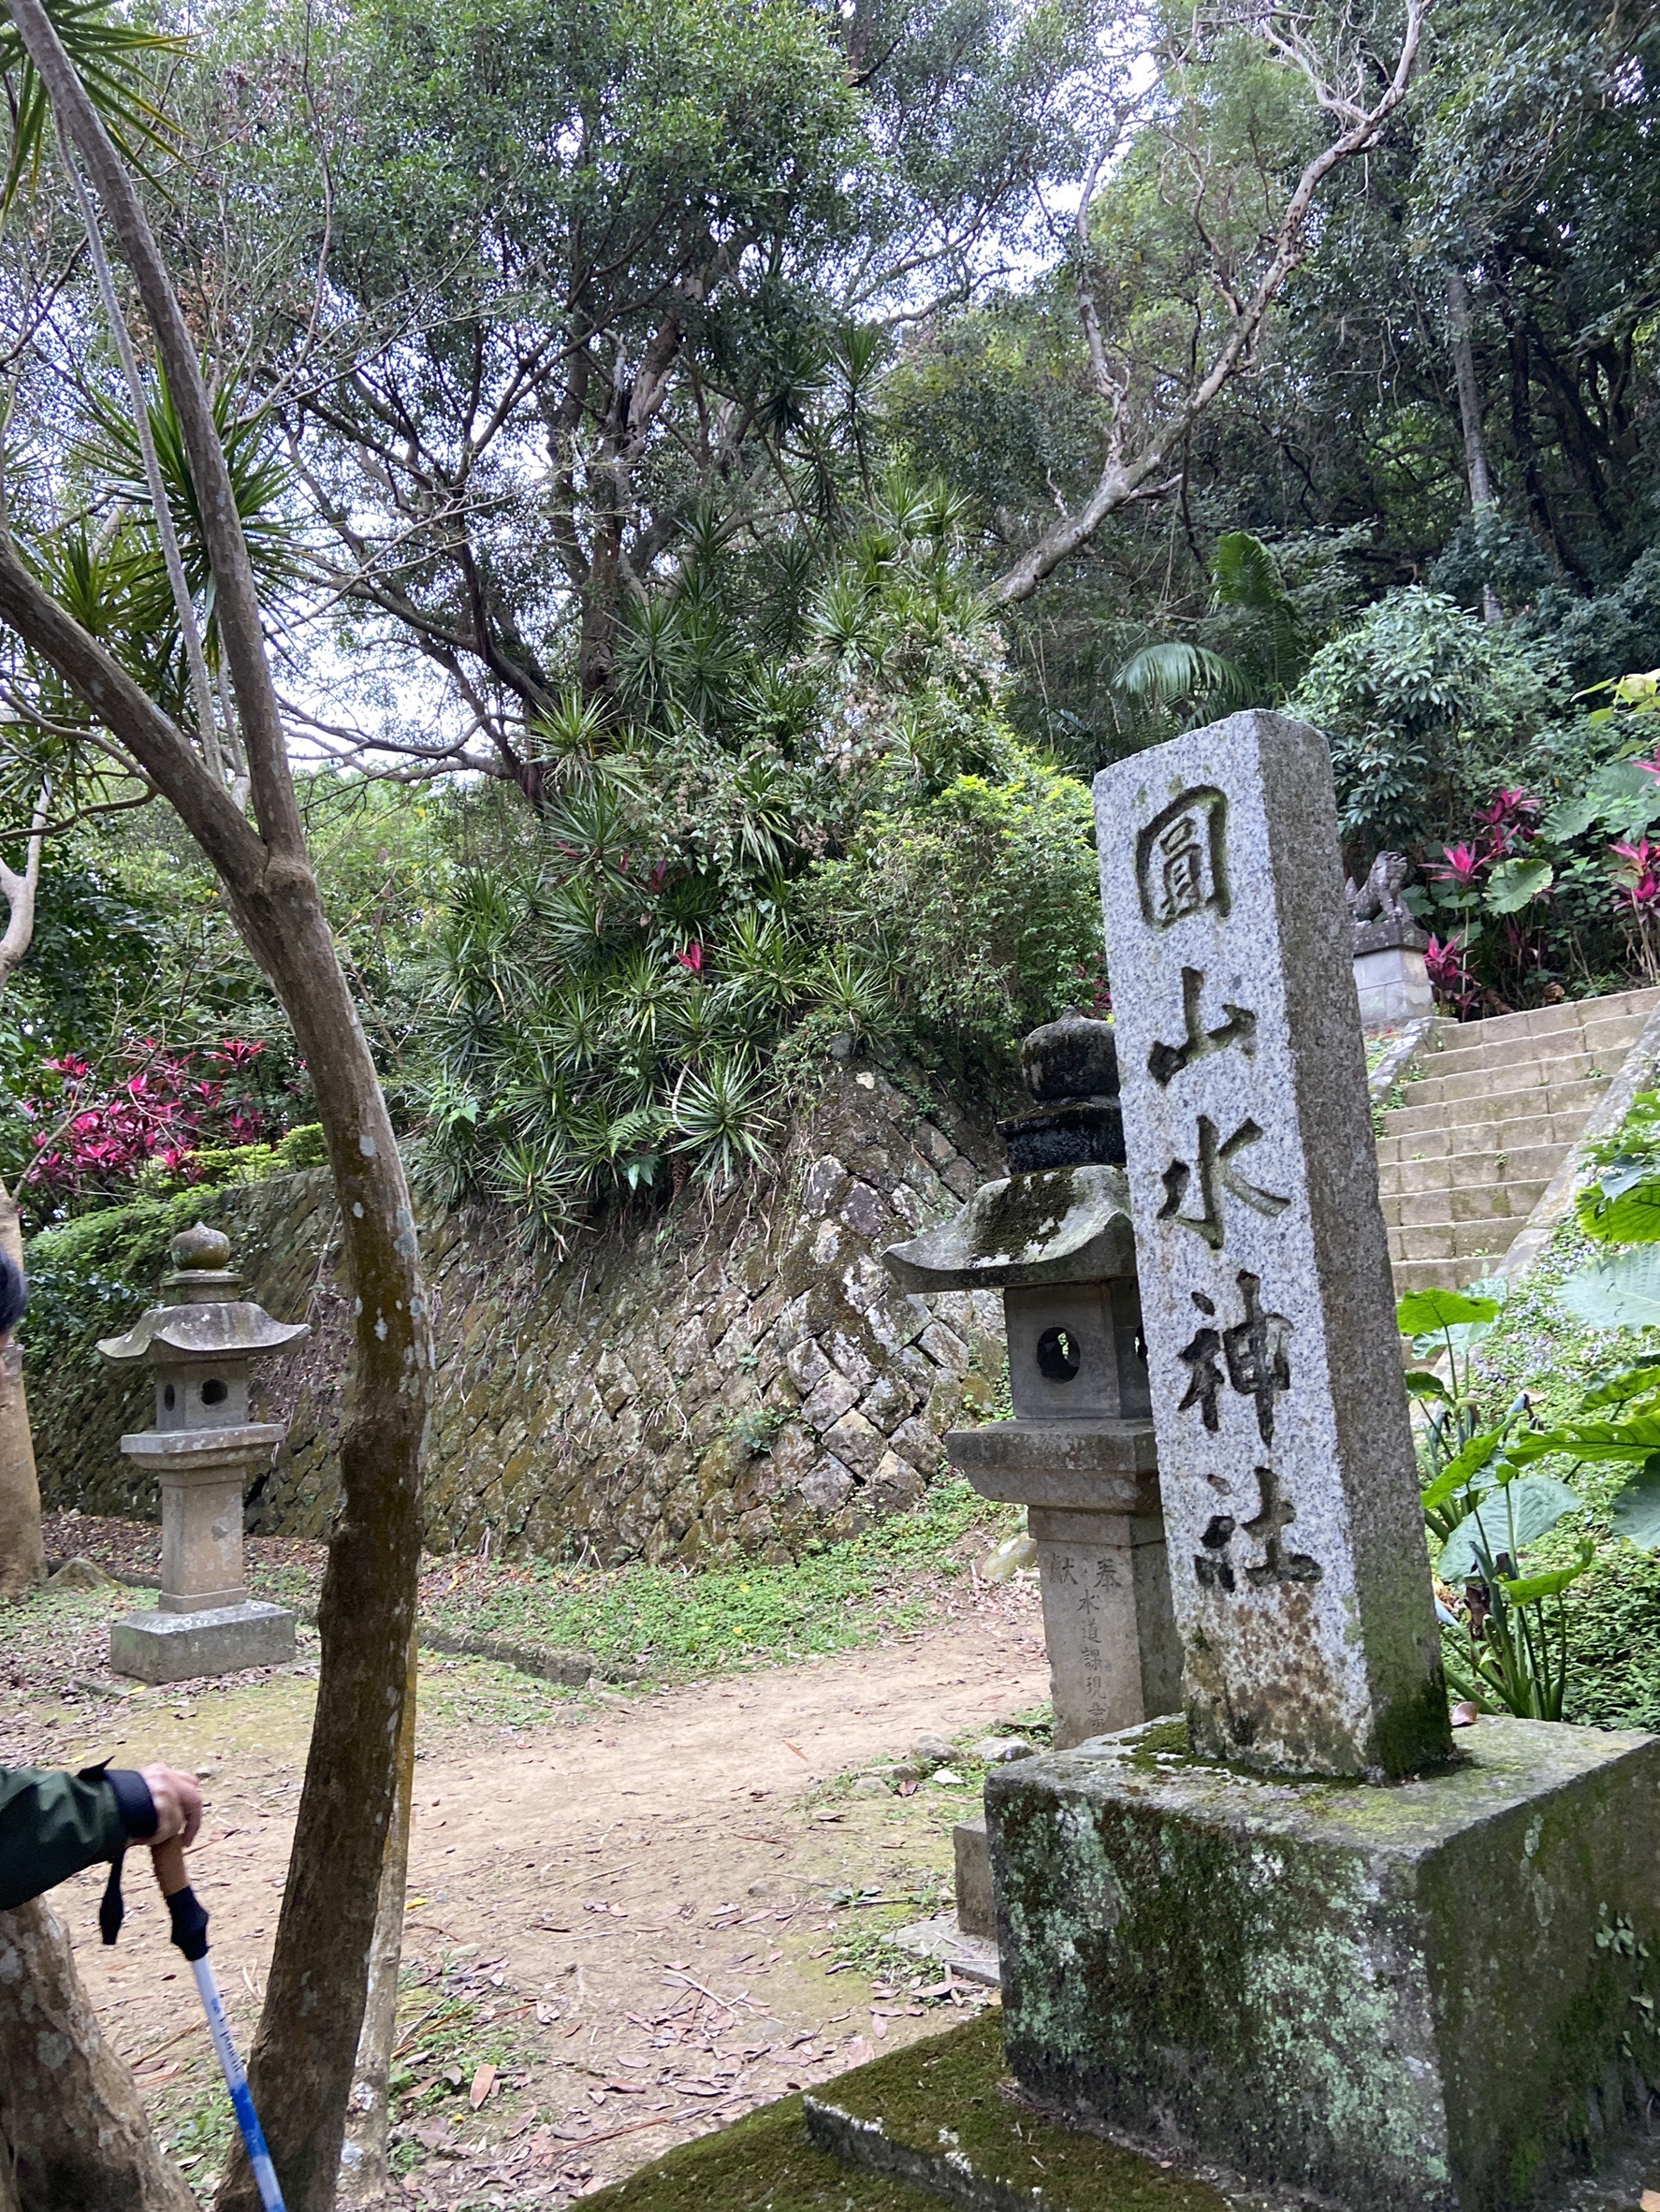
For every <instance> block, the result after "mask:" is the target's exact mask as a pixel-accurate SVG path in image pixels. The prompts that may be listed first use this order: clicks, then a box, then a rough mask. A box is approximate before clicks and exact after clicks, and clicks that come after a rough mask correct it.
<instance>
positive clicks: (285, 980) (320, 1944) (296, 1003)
mask: <svg viewBox="0 0 1660 2212" xmlns="http://www.w3.org/2000/svg"><path fill="white" fill-rule="evenodd" d="M6 7H7V13H8V14H9V16H10V18H11V21H12V24H13V26H14V28H15V29H16V31H17V33H18V36H19V37H20V38H21V40H22V44H23V46H24V48H25V49H26V51H27V52H28V55H29V59H30V60H31V61H32V62H33V63H34V65H35V66H36V69H37V70H38V71H39V74H40V78H41V80H42V82H43V84H44V85H45V87H46V90H47V93H48V95H50V97H51V104H52V108H53V109H54V111H55V113H56V116H57V118H58V121H59V122H60V124H62V125H63V127H64V130H65V133H66V138H68V140H69V141H70V142H71V143H72V145H73V147H74V149H75V152H76V153H78V154H79V155H80V159H81V160H82V161H84V163H85V165H86V168H87V172H88V175H89V177H90V179H91V182H92V184H93V187H94V189H95V193H96V196H97V201H98V206H99V209H100V211H101V212H102V215H103V219H104V221H105V222H106V223H107V224H108V226H109V230H110V233H111V236H112V238H113V240H114V242H115V243H116V245H117V246H118V248H119V250H120V252H121V255H122V257H123V259H124V261H125V262H126V264H127V266H128V268H129V269H131V271H132V274H133V278H134V282H135V284H136V286H137V290H138V297H139V298H140V299H141V301H142V303H143V308H144V313H145V317H146V319H147V321H148V324H149V334H150V338H151V340H152V341H153V344H154V349H155V354H156V357H157V358H158V360H159V361H160V363H161V365H162V367H163V369H164V370H165V371H166V375H167V385H168V388H169V391H170V393H171V397H172V400H173V403H174V407H175V410H176V412H177V415H178V419H179V429H180V437H181V442H182V445H183V448H184V453H185V456H186V458H187V460H188V464H189V469H190V474H191V478H192V480H193V483H194V486H195V489H196V495H197V510H198V513H199V515H200V518H201V524H202V530H203V534H204V537H205V540H206V544H207V550H208V555H209V560H210V563H211V570H212V576H213V588H214V602H213V607H214V618H215V621H216V623H217V625H218V631H219V640H220V645H221V648H222V650H223V652H224V655H225V661H226V666H227V668H228V669H229V671H230V678H231V689H232V692H233V695H234V699H235V704H236V711H237V717H238V720H239V721H240V728H241V734H242V742H243V745H244V747H245V749H246V755H247V764H248V780H249V787H250V795H251V797H252V801H253V807H254V812H255V822H256V824H257V827H255V825H254V824H251V823H250V822H248V820H247V818H246V816H245V815H244V813H243V811H242V808H241V806H240V804H239V803H238V802H236V801H233V799H232V797H231V796H230V794H229V793H228V792H227V791H226V788H225V785H224V782H223V781H222V780H221V779H218V778H216V777H215V776H213V775H211V774H210V772H209V770H208V768H207V766H206V765H205V764H204V763H203V762H202V760H201V759H200V758H198V756H197V752H196V750H195V749H193V747H192V745H191V744H190V743H189V742H188V741H187V740H186V739H185V737H184V736H183V735H182V733H181V731H180V730H179V728H178V727H177V725H176V724H175V723H174V722H173V721H172V720H170V719H169V718H168V716H167V714H166V713H164V712H163V711H162V709H161V708H160V707H159V706H157V705H156V703H155V701H154V700H153V699H152V698H151V697H150V696H149V694H148V693H147V692H146V691H144V690H143V689H142V687H141V686H140V685H138V683H136V682H135V681H134V679H133V677H131V676H130V675H129V674H128V672H127V671H126V670H125V669H124V668H123V667H122V666H121V664H120V663H119V662H117V661H116V660H115V659H114V658H113V657H112V656H111V655H110V654H109V652H108V651H106V650H105V649H104V648H103V647H102V646H101V645H100V644H99V642H98V641H97V640H96V639H95V638H94V637H93V636H92V635H91V634H90V633H88V632H87V631H86V630H85V629H83V628H82V627H81V625H80V623H79V622H78V621H76V619H75V618H74V617H73V616H72V615H71V614H69V613H68V611H67V610H66V608H65V607H63V606H61V605H60V604H58V602H57V601H56V600H54V599H53V598H52V597H51V593H50V592H49V591H48V590H47V589H45V588H44V586H43V585H42V583H41V580H40V578H39V577H38V576H37V575H35V574H34V572H33V571H32V570H31V569H30V568H29V566H28V564H27V563H26V562H25V561H24V560H22V559H21V558H20V557H19V555H18V552H17V548H16V546H14V545H13V544H12V543H11V541H10V540H9V538H8V537H7V535H6V532H5V528H4V518H3V517H0V618H4V619H5V620H6V621H7V622H9V623H10V625H11V626H12V628H13V629H14V630H16V631H17V633H18V634H19V635H20V636H21V637H22V638H23V639H24V641H25V642H26V643H27V644H29V645H30V646H31V647H32V648H34V649H35V651H36V653H37V654H39V655H40V656H41V657H42V658H43V659H44V660H45V661H47V662H49V663H50V664H51V666H52V667H54V668H55V669H56V670H57V671H58V673H59V674H60V675H61V676H62V677H64V678H65V679H66V682H67V683H68V684H70V685H71V686H72V687H73V689H74V690H75V691H76V692H77V693H78V695H79V696H80V698H81V699H82V700H83V701H84V702H85V703H86V705H87V706H89V707H90V708H91V709H92V711H93V712H94V714H95V715H96V716H97V718H98V720H100V721H101V722H102V723H103V725H104V726H105V727H106V728H107V729H108V730H109V731H110V732H111V734H112V735H113V736H114V737H115V739H116V740H117V742H118V743H119V744H120V745H121V746H122V748H123V749H124V751H125V752H126V753H127V754H128V755H129V756H130V757H131V759H132V760H133V761H134V762H135V763H136V764H138V766H139V767H140V768H141V769H142V771H143V773H144V774H145V775H146V776H147V777H148V778H149V779H150V780H151V782H152V783H153V785H154V786H155V788H156V789H157V790H158V791H159V792H160V793H162V795H163V796H164V797H165V798H166V799H167V801H168V803H169V804H170V805H171V806H172V807H173V808H175V809H176V810H177V812H178V814H179V816H180V818H181V819H182V822H184V825H185V827H186V828H187V829H188V831H189V832H190V834H191V836H192V837H194V838H195V840H196V842H197V845H198V846H199V847H200V848H201V850H202V851H203V852H204V853H205V854H206V855H207V857H208V859H209V860H210V861H211V863H212V865H213V867H214V869H215V871H216V872H217V874H218V876H219V879H220V881H221V882H222V883H223V885H224V886H225V890H226V897H227V899H228V901H229V904H230V908H231V910H232V913H233V914H234V916H235V918H236V921H237V924H238V927H239V929H240V932H241V935H242V938H243V940H244V942H245V943H246V944H247V946H248V948H249V950H250V951H251V952H252V953H253V954H254V956H255V959H256V960H257V961H258V963H259V965H260V967H261V968H263V969H264V971H265V973H266V975H267V976H268V977H269V980H270V982H271V984H272V986H273V988H274V989H275V991H276V993H277V996H278V997H279V999H280V1000H281V1002H282V1005H283V1009H284V1012H285V1013H286V1014H287V1016H288V1020H289V1023H290V1026H291V1027H292V1029H293V1033H294V1040H295V1043H296V1045H297V1046H298V1048H299V1053H300V1055H301V1056H302V1057H303V1058H304V1060H305V1062H306V1064H307V1067H308V1069H309V1070H310V1073H311V1077H312V1082H313V1088H314V1092H315V1096H316V1103H317V1117H318V1120H319V1121H320V1122H321V1123H322V1126H323V1134H324V1139H325V1142H326V1143H327V1145H328V1162H329V1167H330V1170H331V1171H332V1175H333V1180H334V1186H335V1193H336V1197H337V1200H338V1201H339V1205H340V1210H341V1220H342V1238H343V1243H344V1255H343V1257H344V1262H345V1270H346V1273H348V1275H349V1277H350V1279H351V1283H352V1288H353V1290H354V1292H355V1294H356V1308H355V1318H354V1328H353V1341H352V1367H351V1375H350V1378H349V1385H348V1397H347V1406H346V1419H345V1423H344V1427H343V1431H342V1437H341V1451H340V1466H341V1492H342V1505H341V1511H340V1516H339V1519H338V1521H337V1522H336V1525H335V1530H334V1534H333V1535H332V1537H331V1538H330V1541H329V1547H328V1565H327V1567H326V1569H325V1572H324V1577H323V1592H322V1598H321V1602H320V1605H319V1608H318V1620H317V1625H318V1629H319V1631H320V1633H321V1637H322V1644H323V1657H322V1666H321V1668H320V1670H319V1675H318V1681H317V1706H316V1717H315V1719H314V1721H313V1728H312V1741H311V1752H310V1755H309V1757H308V1759H307V1762H306V1775H305V1785H304V1789H303V1792H302V1795H301V1797H300V1803H299V1819H298V1821H297V1822H296V1826H295V1833H294V1849H293V1855H292V1857H291V1859H290V1862H289V1870H288V1884H287V1887H286V1889H285V1891H284V1898H283V1909H282V1914H281V1916H280V1918H279V1921H278V1924H277V1938H276V1946H275V1951H274V1954H273V1957H272V1959H271V1967H270V1973H269V1980H268V1983H267V1989H266V2001H265V2007H264V2011H263V2013H262V2015H261V2018H260V2025H259V2031H258V2034H257V2036H256V2038H255V2046H254V2053H253V2059H252V2063H251V2064H250V2067H249V2074H250V2077H251V2081H252V2085H253V2088H254V2093H255V2101H256V2103H257V2104H258V2106H259V2108H260V2111H261V2114H262V2116H263V2117H264V2119H265V2127H266V2135H267V2139H268V2140H269V2144H270V2147H271V2154H272V2158H273V2161H274V2163H275V2165H276V2169H277V2174H278V2177H279V2179H280V2180H281V2182H282V2185H283V2190H284V2196H285V2198H286V2201H287V2204H288V2207H289V2212H328V2208H329V2207H330V2206H331V2205H332V2204H333V2202H334V2194H335V2184H336V2180H337V2177H338V2175H339V2170H340V2157H341V2145H342V2135H343V2132H344V2127H345V2111H346V2100H347V2097H348V2095H349V2093H350V2090H351V2086H352V2074H353V2062H354V2060H355V2059H356V2057H357V2045H358V2039H359V2035H360V2032H361V2030H362V2025H363V2012H364V2002H365V1995H366V1991H367V1987H368V1982H369V1972H370V1958H371V1948H372V1943H373V1937H374V1928H375V1910H376V1903H377V1900H378V1899H379V1896H380V1889H381V1870H382V1867H383V1864H384V1860H385V1855H386V1846H387V1841H388V1838H389V1836H390V1835H391V1834H392V1830H393V1826H394V1822H395V1821H396V1819H397V1818H398V1800H399V1789H398V1783H399V1748H400V1742H401V1739H402V1734H401V1732H402V1727H403V1716H404V1705H405V1702H406V1698H407V1695H408V1666H407V1660H408V1652H409V1648H410V1639H411V1637H412V1636H413V1634H414V1629H415V1576H416V1570H417V1567H418V1564H419V1559H420V1519H419V1505H420V1498H419V1481H420V1463H421V1453H422V1449H423V1446H424V1442H425V1436H426V1424H427V1407H428V1394H429V1390H430V1368H431V1355H430V1332H429V1330H428V1324H427V1312H426V1302H425V1297H424V1293H423V1289H422V1284H421V1268H420V1255H419V1251H418V1249H417V1246H416V1242H415V1223H414V1219H413V1216H412V1214H411V1211H410V1203H409V1191H408V1186H407V1185H406V1183H405V1181H404V1175H403V1168H402V1163H401V1162H400V1159H399V1157H398V1147H397V1142H396V1140H395V1138H394V1136H393V1133H392V1124H391V1119H390V1116H389V1115H388V1113H387V1112H386V1100H385V1099H384V1098H383V1096H382V1094H381V1088H380V1082H379V1078H378V1076H377V1074H376V1072H375V1067H374V1061H373V1058H372V1056H371V1053H370V1050H369V1045H368V1041H367V1040H366V1039H365V1037H364V1034H363V1030H362V1026H361V1025H360V1023H359V1022H358V1019H357V1011H356V1009H355V1007H354V1006H353V1004H352V998H351V993H350V991H349V990H348V988H347V986H346V982H345V978H344V976H343V975H342V971H341V967H340V962H339V959H338V957H337V955H336V953H335V948H334V942H333V939H332V938H331V937H330V935H329V930H328V922H327V920H326V918H325V916H324V912H323V905H322V900H321V898H320V897H319V895H318V892H317V884H316V879H315V877H314V875H313V872H312V866H311V861H310V856H309V854H308V852H307V851H306V843H305V832H304V825H303V823H302V822H301V819H300V813H299V803H298V800H297V798H296V796H295V792H294V784H293V779H292V777H291V775H290V773H289V768H288V758H287V749H286V739H285V734H284V727H283V717H282V710H281V707H280V705H279V703H278V700H277V695H276V690H275V687H274V685H273V683H272V681H271V674H270V667H269V662H268V660H267V657H266V647H265V630H264V623H263V619H262V616H261V610H260V605H259V596H258V591H257V589H256V587H255V577H254V570H253V565H252V562H251V561H250V560H249V556H248V548H247V544H246V541H245V539H244V537H243V534H242V528H241V523H240V519H239V517H238V513H237V505H236V499H235V495H234V491H233V488H232V486H231V482H230V475H229V472H228V470H227V468H226V459H225V452H224V447H223V445H222V444H221V443H220V439H219V434H218V430H217V428H216V426H215V423H214V419H213V411H212V406H211V401H210V400H209V397H208V391H207V386H206V385H205V383H204V381H203V377H202V371H201V363H200V360H199V358H198V357H197V346H196V341H195V339H194V338H193V336H192V334H191V331H190V327H189V326H188V325H187V323H186V321H185V319H184V314H183V312H182V308H181V306H180V303H179V298H178V295H177V293H176V292H175V290H174V288H173V285H172V282H171V279H170V278H169V276H168V274H167V266H166V264H165V262H164V261H163V259H162V255H161V251H160V248H159V246H158V244H157V242H156V238H155V234H154V231H153V229H152V227H151V224H150V221H149V217H148V216H147V214H146V212H145V210H144V206H143V203H142V202H141V200H140V199H139V197H138V190H137V188H136V186H135V184H134V182H133V178H132V176H131V174H130V173H129V171H128V169H127V167H125V165H124V162H123V160H122V157H121V155H120V153H118V152H117V150H116V147H115V145H114V143H113V141H112V140H111V138H110V137H109V132H108V131H107V130H106V128H105V126H104V124H103V123H102V122H101V121H100V119H99V116H98V114H97V111H96V109H95V107H94V105H93V103H92V101H91V99H90V98H89V96H88V94H87V90H86V87H85V86H84V85H83V84H82V82H81V80H80V77H79V76H78V75H77V73H76V70H75V67H74V65H73V64H72V63H71V62H70V60H69V57H68V55H67V54H66V51H65V50H64V46H63V43H62V41H61V39H60V38H59V36H58V34H57V32H56V30H55V29H54V27H53V25H52V22H51V18H50V17H49V16H48V14H47V12H46V9H45V8H44V7H43V6H42V5H41V0H6ZM255 2201H256V2199H255V2189H254V2185H253V2180H252V2176H250V2174H249V2171H248V2166H247V2161H246V2159H245V2158H240V2159H239V2160H237V2161H235V2163H234V2164H233V2166H232V2168H231V2171H230V2172H229V2173H228V2174H227V2176H226V2182H225V2185H224V2187H223V2189H222V2190H221V2195H220V2204H221V2205H222V2206H225V2207H226V2208H227V2212H228V2208H229V2207H235V2208H236V2212H253V2208H254V2206H255Z"/></svg>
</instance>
